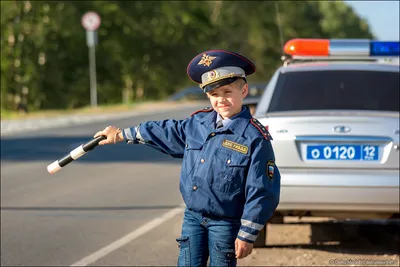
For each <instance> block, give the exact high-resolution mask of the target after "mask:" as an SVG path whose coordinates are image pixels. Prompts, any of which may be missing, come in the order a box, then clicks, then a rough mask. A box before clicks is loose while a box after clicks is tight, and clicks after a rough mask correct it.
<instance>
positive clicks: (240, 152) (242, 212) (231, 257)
mask: <svg viewBox="0 0 400 267" xmlns="http://www.w3.org/2000/svg"><path fill="white" fill-rule="evenodd" d="M254 72H255V66H254V64H253V63H252V62H251V61H250V60H248V59H247V58H245V57H243V56H241V55H239V54H237V53H234V52H230V51H224V50H210V51H206V52H204V53H201V54H199V55H197V56H196V57H194V58H193V60H192V61H191V62H190V63H189V65H188V68H187V73H188V75H189V77H190V78H191V79H192V80H193V81H195V82H197V83H199V84H200V88H202V89H203V91H204V92H205V93H206V94H207V96H208V98H209V99H210V103H211V106H212V108H207V109H204V110H199V111H197V112H194V113H193V114H192V115H191V117H190V118H187V119H185V120H180V121H176V120H164V121H149V122H143V123H141V124H140V125H138V126H136V127H132V128H126V129H124V130H123V131H121V130H120V129H118V128H116V127H113V126H109V127H107V128H105V129H104V130H103V131H100V132H97V133H96V134H95V137H97V136H100V135H104V136H106V137H107V139H105V140H103V141H101V142H100V143H99V144H100V145H104V144H115V143H117V142H120V141H126V142H128V143H134V144H137V143H140V144H146V145H149V146H152V147H154V148H156V149H158V150H160V151H161V152H163V153H167V154H169V155H171V156H172V157H177V158H183V162H182V170H181V177H180V191H181V193H182V197H183V199H184V202H185V204H186V207H187V208H186V210H185V213H184V218H183V225H182V234H181V237H179V238H177V242H178V243H179V248H180V254H179V258H178V266H205V265H206V264H207V261H208V257H209V256H210V265H211V266H236V263H237V259H241V258H244V257H246V256H248V255H249V254H250V253H251V252H252V249H253V243H254V241H255V240H256V238H257V235H258V233H259V231H260V230H261V229H262V228H263V227H264V225H265V224H266V223H267V221H268V219H269V218H270V217H271V216H272V214H273V212H274V211H275V209H276V207H277V205H278V203H279V194H280V174H279V170H278V168H277V167H276V165H275V162H274V160H275V158H274V152H273V148H272V146H271V142H270V139H271V136H270V135H269V133H268V131H267V130H266V129H265V128H264V127H263V126H262V125H261V124H260V123H259V122H258V121H257V120H256V119H254V118H252V116H251V114H250V112H249V110H248V109H247V108H246V107H245V106H242V101H243V98H245V97H246V96H247V94H248V85H247V81H246V76H248V75H250V74H252V73H254Z"/></svg>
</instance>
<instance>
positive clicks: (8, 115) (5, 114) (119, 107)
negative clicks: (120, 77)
mask: <svg viewBox="0 0 400 267" xmlns="http://www.w3.org/2000/svg"><path fill="white" fill-rule="evenodd" d="M160 103H162V102H161V101H144V102H137V103H132V104H116V105H99V106H97V107H90V106H87V107H83V108H78V109H65V110H43V111H33V112H28V113H26V114H25V113H23V112H18V111H9V110H4V109H3V108H2V109H1V120H7V119H28V118H43V117H46V118H48V117H57V116H60V115H61V116H62V115H71V114H97V113H100V112H107V113H113V112H124V111H130V110H134V109H138V108H142V107H144V106H147V105H151V104H160Z"/></svg>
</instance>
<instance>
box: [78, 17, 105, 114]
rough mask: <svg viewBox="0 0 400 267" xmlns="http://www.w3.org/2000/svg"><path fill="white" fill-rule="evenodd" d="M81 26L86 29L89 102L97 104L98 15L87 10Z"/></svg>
mask: <svg viewBox="0 0 400 267" xmlns="http://www.w3.org/2000/svg"><path fill="white" fill-rule="evenodd" d="M81 22H82V26H83V28H85V29H86V42H87V45H88V47H89V73H90V104H91V106H92V107H96V106H97V85H96V53H95V45H96V44H97V35H96V33H97V32H96V30H97V29H98V28H99V26H100V22H101V20H100V16H99V15H98V14H97V13H96V12H93V11H88V12H86V13H85V14H84V15H83V16H82V21H81Z"/></svg>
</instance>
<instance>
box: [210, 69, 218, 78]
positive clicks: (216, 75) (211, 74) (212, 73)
mask: <svg viewBox="0 0 400 267" xmlns="http://www.w3.org/2000/svg"><path fill="white" fill-rule="evenodd" d="M217 78H219V72H218V71H216V70H212V71H210V72H208V79H210V80H214V79H217Z"/></svg>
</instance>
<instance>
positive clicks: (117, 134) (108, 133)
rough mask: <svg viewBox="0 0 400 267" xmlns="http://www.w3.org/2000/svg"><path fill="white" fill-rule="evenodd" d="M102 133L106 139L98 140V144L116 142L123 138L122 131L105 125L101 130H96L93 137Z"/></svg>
mask: <svg viewBox="0 0 400 267" xmlns="http://www.w3.org/2000/svg"><path fill="white" fill-rule="evenodd" d="M100 135H104V136H105V137H107V139H105V140H102V141H100V142H99V145H107V144H116V143H118V142H121V141H123V140H124V137H123V135H122V131H121V130H120V129H119V128H117V127H115V126H107V127H106V128H105V129H104V130H103V131H99V132H97V133H96V134H95V135H94V136H93V137H94V138H96V137H98V136H100Z"/></svg>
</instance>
